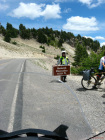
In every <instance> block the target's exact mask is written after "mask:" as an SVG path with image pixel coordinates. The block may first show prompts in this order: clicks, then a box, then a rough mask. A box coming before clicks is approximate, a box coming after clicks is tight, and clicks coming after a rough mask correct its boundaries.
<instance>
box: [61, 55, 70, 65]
mask: <svg viewBox="0 0 105 140" xmlns="http://www.w3.org/2000/svg"><path fill="white" fill-rule="evenodd" d="M60 61H61V65H65V58H64V57H62V56H61V57H60ZM66 61H67V63H68V57H66Z"/></svg>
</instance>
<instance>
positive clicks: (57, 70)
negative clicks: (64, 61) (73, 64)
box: [52, 65, 70, 76]
mask: <svg viewBox="0 0 105 140" xmlns="http://www.w3.org/2000/svg"><path fill="white" fill-rule="evenodd" d="M52 75H53V76H64V75H70V65H68V66H53V70H52Z"/></svg>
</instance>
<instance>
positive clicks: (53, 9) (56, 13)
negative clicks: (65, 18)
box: [41, 4, 61, 19]
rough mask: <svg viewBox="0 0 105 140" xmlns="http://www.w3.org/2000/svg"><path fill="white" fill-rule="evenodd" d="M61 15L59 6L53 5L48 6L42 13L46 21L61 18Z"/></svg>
mask: <svg viewBox="0 0 105 140" xmlns="http://www.w3.org/2000/svg"><path fill="white" fill-rule="evenodd" d="M60 13H61V8H60V7H59V4H53V5H46V8H45V10H44V11H43V12H42V13H41V15H42V16H44V17H45V19H50V18H61V16H60Z"/></svg>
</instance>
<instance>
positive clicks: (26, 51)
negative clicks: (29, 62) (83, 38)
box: [0, 36, 75, 69]
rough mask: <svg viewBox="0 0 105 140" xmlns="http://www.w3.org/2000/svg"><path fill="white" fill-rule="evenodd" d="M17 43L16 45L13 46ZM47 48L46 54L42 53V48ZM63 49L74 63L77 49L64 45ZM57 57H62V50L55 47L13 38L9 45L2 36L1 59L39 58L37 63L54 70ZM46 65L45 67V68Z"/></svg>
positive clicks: (32, 40)
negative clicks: (53, 66)
mask: <svg viewBox="0 0 105 140" xmlns="http://www.w3.org/2000/svg"><path fill="white" fill-rule="evenodd" d="M13 42H15V43H16V45H14V44H13ZM41 45H42V46H44V47H45V53H43V52H42V48H40V46H41ZM63 48H65V50H66V51H67V56H68V57H69V59H70V62H73V56H74V51H75V48H73V47H71V46H70V45H68V44H66V43H64V44H63ZM57 55H61V50H60V49H59V48H55V47H53V46H47V45H46V44H40V43H38V42H37V41H36V40H35V39H30V40H26V39H25V40H24V39H21V38H20V37H18V38H13V39H12V40H11V43H7V42H5V41H4V40H3V36H0V58H1V59H3V58H37V59H35V63H37V64H38V65H41V66H43V67H44V68H46V69H52V65H54V64H56V63H57V60H56V59H54V57H56V56H57ZM44 65H45V66H44Z"/></svg>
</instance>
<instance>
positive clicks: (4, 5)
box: [0, 3, 9, 11]
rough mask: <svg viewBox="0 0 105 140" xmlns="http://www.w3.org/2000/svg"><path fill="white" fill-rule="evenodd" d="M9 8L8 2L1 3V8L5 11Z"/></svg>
mask: <svg viewBox="0 0 105 140" xmlns="http://www.w3.org/2000/svg"><path fill="white" fill-rule="evenodd" d="M8 8H9V6H8V5H6V4H1V3H0V10H3V11H5V10H6V9H8Z"/></svg>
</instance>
